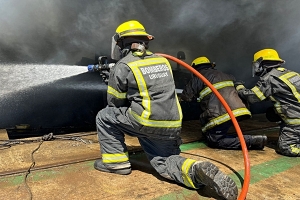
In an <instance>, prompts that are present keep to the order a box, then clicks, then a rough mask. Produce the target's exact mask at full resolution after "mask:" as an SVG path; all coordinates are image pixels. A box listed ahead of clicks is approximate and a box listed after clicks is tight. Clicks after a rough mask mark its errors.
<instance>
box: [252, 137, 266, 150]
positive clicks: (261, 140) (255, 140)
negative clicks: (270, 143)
mask: <svg viewBox="0 0 300 200" xmlns="http://www.w3.org/2000/svg"><path fill="white" fill-rule="evenodd" d="M267 140H268V138H267V136H266V135H252V136H251V145H250V147H249V149H253V150H262V149H264V147H265V145H266V144H267Z"/></svg>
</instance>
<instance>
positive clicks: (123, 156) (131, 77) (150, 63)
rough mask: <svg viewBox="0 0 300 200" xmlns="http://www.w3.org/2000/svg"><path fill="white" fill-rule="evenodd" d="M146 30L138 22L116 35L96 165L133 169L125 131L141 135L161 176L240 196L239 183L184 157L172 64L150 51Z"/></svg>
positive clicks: (120, 171) (114, 169)
mask: <svg viewBox="0 0 300 200" xmlns="http://www.w3.org/2000/svg"><path fill="white" fill-rule="evenodd" d="M153 39H154V37H153V36H152V35H150V34H148V33H147V32H146V30H145V28H144V26H143V25H142V24H141V23H139V22H138V21H135V20H131V21H127V22H124V23H122V24H121V25H120V26H118V27H117V29H116V33H115V35H114V36H113V38H112V40H113V41H112V42H113V43H112V55H111V56H112V59H114V60H119V61H118V62H117V63H116V65H115V66H114V67H113V68H112V69H111V70H110V74H109V80H108V90H107V101H108V106H107V107H106V108H104V109H102V110H100V111H99V113H98V114H97V116H96V124H97V133H98V139H99V143H100V151H101V155H102V159H99V160H96V161H95V163H94V167H95V169H97V170H99V171H102V172H110V173H116V174H122V175H127V174H130V173H131V164H130V160H129V154H128V151H127V147H126V144H125V137H124V136H125V135H124V134H128V135H130V136H133V137H137V138H138V140H139V143H140V145H141V147H142V148H143V150H144V152H145V153H146V155H147V157H148V159H149V161H150V164H151V165H152V166H153V168H154V169H155V170H156V171H157V172H158V173H159V174H160V175H161V176H163V177H165V178H167V179H170V180H174V181H176V182H177V183H180V184H183V185H185V186H187V187H190V188H194V189H197V188H199V187H201V186H203V185H208V186H211V187H213V188H214V189H215V191H216V192H217V193H218V194H219V195H220V196H222V197H224V198H226V199H236V198H237V195H238V190H237V186H236V184H235V182H234V181H233V180H232V179H231V178H230V177H228V176H227V175H225V174H223V173H222V172H221V171H220V170H219V169H218V167H216V166H215V165H214V164H212V163H210V162H206V161H205V162H204V161H203V162H201V161H196V160H194V159H188V158H184V157H182V156H180V155H179V154H180V148H179V145H180V144H181V138H180V131H181V124H182V111H181V107H180V104H179V101H178V98H177V94H176V92H175V84H174V80H173V75H172V68H171V66H170V63H169V62H168V60H167V59H165V58H164V57H161V56H158V55H155V54H153V53H151V52H150V51H149V50H148V47H149V41H151V40H153Z"/></svg>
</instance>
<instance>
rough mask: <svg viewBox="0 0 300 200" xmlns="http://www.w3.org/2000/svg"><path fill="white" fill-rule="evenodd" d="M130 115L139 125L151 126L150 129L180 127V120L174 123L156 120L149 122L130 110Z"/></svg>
mask: <svg viewBox="0 0 300 200" xmlns="http://www.w3.org/2000/svg"><path fill="white" fill-rule="evenodd" d="M130 114H131V115H132V116H133V118H134V119H135V120H136V121H137V122H139V123H140V124H142V125H144V126H151V127H159V128H178V127H181V123H182V121H181V119H180V120H175V121H158V120H150V119H145V118H143V117H141V116H139V115H138V114H136V113H135V112H133V111H132V110H131V109H130Z"/></svg>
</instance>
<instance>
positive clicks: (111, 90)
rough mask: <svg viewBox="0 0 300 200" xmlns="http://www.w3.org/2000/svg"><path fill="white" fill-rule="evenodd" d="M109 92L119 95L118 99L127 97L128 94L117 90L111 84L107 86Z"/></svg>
mask: <svg viewBox="0 0 300 200" xmlns="http://www.w3.org/2000/svg"><path fill="white" fill-rule="evenodd" d="M107 93H109V94H111V95H113V96H115V97H117V98H118V99H126V94H127V93H126V92H125V93H121V92H118V91H117V90H115V89H114V88H112V87H111V86H108V87H107Z"/></svg>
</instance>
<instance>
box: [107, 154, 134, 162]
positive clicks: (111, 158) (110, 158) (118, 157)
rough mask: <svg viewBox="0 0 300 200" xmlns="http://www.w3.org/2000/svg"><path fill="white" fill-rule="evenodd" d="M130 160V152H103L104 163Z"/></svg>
mask: <svg viewBox="0 0 300 200" xmlns="http://www.w3.org/2000/svg"><path fill="white" fill-rule="evenodd" d="M128 160H129V157H128V152H125V153H116V154H109V153H104V154H102V161H103V163H120V162H126V161H128Z"/></svg>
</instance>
